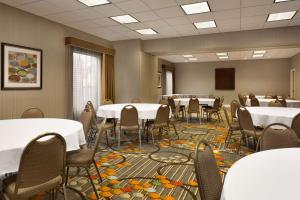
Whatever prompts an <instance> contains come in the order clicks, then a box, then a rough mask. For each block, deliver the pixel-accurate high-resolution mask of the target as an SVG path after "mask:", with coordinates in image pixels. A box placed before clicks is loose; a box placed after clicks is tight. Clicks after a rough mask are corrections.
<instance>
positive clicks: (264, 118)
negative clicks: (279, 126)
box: [246, 107, 300, 126]
mask: <svg viewBox="0 0 300 200" xmlns="http://www.w3.org/2000/svg"><path fill="white" fill-rule="evenodd" d="M246 108H247V110H248V111H249V112H250V114H251V117H252V121H253V124H254V125H255V126H268V125H269V124H273V123H283V124H285V125H287V126H291V125H292V121H293V118H294V117H295V116H296V115H297V114H298V113H300V108H285V107H246Z"/></svg>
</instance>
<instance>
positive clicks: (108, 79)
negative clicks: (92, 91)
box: [102, 54, 115, 102]
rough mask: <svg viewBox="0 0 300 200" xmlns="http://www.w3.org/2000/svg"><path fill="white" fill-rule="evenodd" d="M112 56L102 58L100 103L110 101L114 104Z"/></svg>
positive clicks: (105, 55)
mask: <svg viewBox="0 0 300 200" xmlns="http://www.w3.org/2000/svg"><path fill="white" fill-rule="evenodd" d="M114 70H115V69H114V56H113V55H109V54H103V56H102V101H103V100H105V99H110V100H112V101H113V102H115V71H114Z"/></svg>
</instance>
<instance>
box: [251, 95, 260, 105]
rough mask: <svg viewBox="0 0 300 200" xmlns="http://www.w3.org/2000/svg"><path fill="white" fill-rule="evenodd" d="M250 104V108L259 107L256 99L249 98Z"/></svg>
mask: <svg viewBox="0 0 300 200" xmlns="http://www.w3.org/2000/svg"><path fill="white" fill-rule="evenodd" d="M250 103H251V106H252V107H259V106H260V104H259V101H258V99H257V98H256V97H253V98H251V99H250Z"/></svg>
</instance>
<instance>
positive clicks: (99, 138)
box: [90, 119, 106, 162]
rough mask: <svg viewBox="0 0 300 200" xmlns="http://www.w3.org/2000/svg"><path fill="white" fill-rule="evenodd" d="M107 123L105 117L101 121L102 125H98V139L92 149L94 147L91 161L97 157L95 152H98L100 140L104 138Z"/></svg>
mask: <svg viewBox="0 0 300 200" xmlns="http://www.w3.org/2000/svg"><path fill="white" fill-rule="evenodd" d="M105 123H106V120H105V119H104V120H103V121H102V122H101V124H100V126H98V129H97V133H96V140H95V143H94V146H93V147H92V149H93V155H91V158H90V162H92V161H93V159H94V157H95V154H96V152H97V150H98V146H99V144H100V141H101V138H102V135H103V132H104V126H105Z"/></svg>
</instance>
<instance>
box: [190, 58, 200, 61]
mask: <svg viewBox="0 0 300 200" xmlns="http://www.w3.org/2000/svg"><path fill="white" fill-rule="evenodd" d="M189 60H190V61H195V60H198V59H197V58H189Z"/></svg>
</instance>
